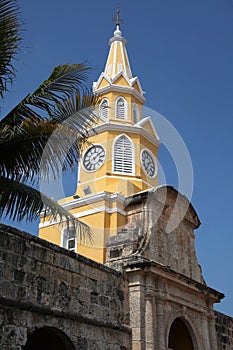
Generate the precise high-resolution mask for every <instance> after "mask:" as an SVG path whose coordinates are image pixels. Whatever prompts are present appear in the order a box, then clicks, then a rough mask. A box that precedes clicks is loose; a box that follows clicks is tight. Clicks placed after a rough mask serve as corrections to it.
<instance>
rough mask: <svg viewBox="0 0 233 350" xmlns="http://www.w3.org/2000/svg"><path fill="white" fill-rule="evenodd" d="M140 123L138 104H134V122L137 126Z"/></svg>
mask: <svg viewBox="0 0 233 350" xmlns="http://www.w3.org/2000/svg"><path fill="white" fill-rule="evenodd" d="M138 121H139V109H138V105H137V104H136V103H134V104H133V122H134V123H135V124H136V123H137V122H138Z"/></svg>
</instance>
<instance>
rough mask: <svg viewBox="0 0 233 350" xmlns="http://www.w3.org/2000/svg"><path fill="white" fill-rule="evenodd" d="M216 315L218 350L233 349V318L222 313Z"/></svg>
mask: <svg viewBox="0 0 233 350" xmlns="http://www.w3.org/2000/svg"><path fill="white" fill-rule="evenodd" d="M215 315H216V332H217V340H218V350H232V349H233V318H232V317H229V316H226V315H224V314H222V313H220V312H215Z"/></svg>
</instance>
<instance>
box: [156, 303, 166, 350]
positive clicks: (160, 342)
mask: <svg viewBox="0 0 233 350" xmlns="http://www.w3.org/2000/svg"><path fill="white" fill-rule="evenodd" d="M164 328H165V327H164V311H163V301H162V299H157V300H156V335H157V339H156V344H157V347H156V348H155V350H164V349H166V344H165V329H164Z"/></svg>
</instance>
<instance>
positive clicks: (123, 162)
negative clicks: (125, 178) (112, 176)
mask: <svg viewBox="0 0 233 350" xmlns="http://www.w3.org/2000/svg"><path fill="white" fill-rule="evenodd" d="M113 157H114V159H113V172H115V173H122V174H133V173H134V149H133V144H132V141H131V140H130V139H129V138H128V137H127V136H126V135H121V136H120V137H118V138H117V139H116V141H115V144H114V149H113Z"/></svg>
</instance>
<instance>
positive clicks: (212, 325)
mask: <svg viewBox="0 0 233 350" xmlns="http://www.w3.org/2000/svg"><path fill="white" fill-rule="evenodd" d="M209 335H210V349H211V350H218V347H217V335H216V330H215V315H214V312H211V314H210V317H209Z"/></svg>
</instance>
